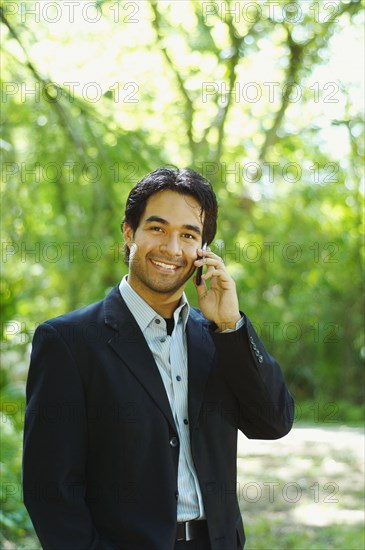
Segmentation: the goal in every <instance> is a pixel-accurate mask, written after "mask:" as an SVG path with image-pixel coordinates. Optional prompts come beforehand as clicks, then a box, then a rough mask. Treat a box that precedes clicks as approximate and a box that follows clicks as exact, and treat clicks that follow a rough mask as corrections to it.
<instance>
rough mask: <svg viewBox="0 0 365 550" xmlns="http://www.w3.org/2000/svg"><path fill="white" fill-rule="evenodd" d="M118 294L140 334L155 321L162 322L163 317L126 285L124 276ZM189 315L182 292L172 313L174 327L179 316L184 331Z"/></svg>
mask: <svg viewBox="0 0 365 550" xmlns="http://www.w3.org/2000/svg"><path fill="white" fill-rule="evenodd" d="M119 292H120V294H121V296H122V298H123V300H124V301H125V303H126V304H127V307H128V309H129V310H130V311H131V313H132V314H133V316H134V318H135V320H136V321H137V323H138V325H139V328H140V329H141V331H142V332H145V330H146V328H147V327H148V326H149V325H150V324H151V323H152V322H153V321H154V320H155V319H160V320H162V319H163V317H162V316H161V315H159V314H158V313H157V312H156V311H155V310H154V309H153V308H152V307H151V306H150V305H149V304H147V302H146V301H145V300H144V299H143V298H142V297H141V296H140V295H139V294H137V292H136V291H135V290H134V289H133V288H132V287H131V286H130V284H129V283H128V276H127V275H125V276H124V277H123V279H122V280H121V282H120V284H119ZM189 313H190V306H189V303H188V300H187V298H186V295H185V292H183V294H182V296H181V300H180V304H179V305H178V307H177V308H176V309H175V311H174V319H175V325H176V324H177V322H178V320H179V316H180V315H181V320H182V323H183V328H184V330H185V328H186V323H187V321H188V317H189Z"/></svg>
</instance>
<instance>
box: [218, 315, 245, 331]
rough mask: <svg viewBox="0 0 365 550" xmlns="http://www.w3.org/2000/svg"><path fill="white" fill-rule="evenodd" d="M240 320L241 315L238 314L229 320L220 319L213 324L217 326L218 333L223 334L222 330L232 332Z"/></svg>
mask: <svg viewBox="0 0 365 550" xmlns="http://www.w3.org/2000/svg"><path fill="white" fill-rule="evenodd" d="M240 319H241V314H240V313H238V314H237V315H236V316H234V317H230V318H229V319H225V320H221V319H220V320H218V321H214V322H215V324H216V325H217V327H218V330H219V332H223V331H224V330H227V329H232V330H234V329H235V328H236V324H237V322H238V321H239V320H240Z"/></svg>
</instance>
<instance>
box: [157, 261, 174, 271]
mask: <svg viewBox="0 0 365 550" xmlns="http://www.w3.org/2000/svg"><path fill="white" fill-rule="evenodd" d="M153 263H154V264H156V265H159V266H160V267H163V268H164V269H170V270H171V271H174V270H175V269H176V266H175V265H169V264H164V263H162V262H153Z"/></svg>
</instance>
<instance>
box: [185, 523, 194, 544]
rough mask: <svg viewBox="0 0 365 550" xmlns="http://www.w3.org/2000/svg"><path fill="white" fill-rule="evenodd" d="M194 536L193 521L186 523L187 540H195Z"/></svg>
mask: <svg viewBox="0 0 365 550" xmlns="http://www.w3.org/2000/svg"><path fill="white" fill-rule="evenodd" d="M193 539H194V534H193V521H187V522H186V523H185V540H186V541H189V540H193Z"/></svg>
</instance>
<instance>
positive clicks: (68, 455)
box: [23, 323, 112, 550]
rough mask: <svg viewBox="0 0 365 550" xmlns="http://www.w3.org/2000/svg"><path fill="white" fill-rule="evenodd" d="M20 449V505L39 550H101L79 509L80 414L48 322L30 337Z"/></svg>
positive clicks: (60, 343)
mask: <svg viewBox="0 0 365 550" xmlns="http://www.w3.org/2000/svg"><path fill="white" fill-rule="evenodd" d="M26 391H27V407H26V414H25V427H24V449H23V495H24V504H25V506H26V508H27V510H28V513H29V515H30V517H31V519H32V522H33V525H34V528H35V530H36V532H37V535H38V537H39V540H40V542H41V544H42V547H43V548H44V549H49V550H51V549H52V550H58V549H59V550H65V549H68V548H72V549H73V550H81V549H90V550H91V549H92V550H96V549H97V550H102V549H103V550H104V549H105V550H106V549H107V548H112V546H109V545H108V543H107V542H105V543H104V542H103V541H102V539H101V538H100V537H99V535H98V533H97V532H96V530H95V528H94V526H93V522H92V518H91V516H90V512H89V510H88V508H87V506H86V504H85V501H84V495H85V464H86V448H87V426H86V412H85V402H84V395H83V387H82V383H81V378H80V375H79V372H78V369H77V365H76V363H75V360H74V358H73V356H72V353H71V351H70V349H69V347H68V345H67V344H66V342H65V340H64V339H63V338H62V337H61V335H60V334H59V333H58V331H57V330H56V329H55V328H54V327H53V325H51V324H49V323H44V324H43V325H41V326H40V327H38V328H37V330H36V332H35V334H34V338H33V349H32V355H31V363H30V368H29V374H28V380H27V390H26Z"/></svg>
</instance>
